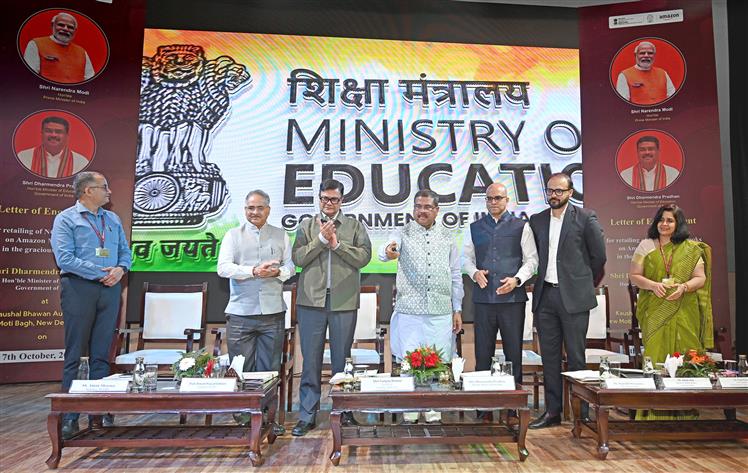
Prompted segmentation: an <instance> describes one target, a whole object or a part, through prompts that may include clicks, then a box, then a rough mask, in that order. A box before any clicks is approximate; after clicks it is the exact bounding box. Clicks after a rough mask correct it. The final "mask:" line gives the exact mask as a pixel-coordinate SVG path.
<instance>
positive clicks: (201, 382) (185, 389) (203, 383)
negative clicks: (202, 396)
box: [179, 378, 236, 393]
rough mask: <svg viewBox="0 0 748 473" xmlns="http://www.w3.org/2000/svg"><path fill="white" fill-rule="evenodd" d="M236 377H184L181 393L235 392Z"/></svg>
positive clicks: (180, 386) (180, 387) (180, 388)
mask: <svg viewBox="0 0 748 473" xmlns="http://www.w3.org/2000/svg"><path fill="white" fill-rule="evenodd" d="M234 391H236V378H182V384H180V385H179V392H180V393H233V392H234Z"/></svg>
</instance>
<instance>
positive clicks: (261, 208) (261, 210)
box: [244, 205, 267, 212]
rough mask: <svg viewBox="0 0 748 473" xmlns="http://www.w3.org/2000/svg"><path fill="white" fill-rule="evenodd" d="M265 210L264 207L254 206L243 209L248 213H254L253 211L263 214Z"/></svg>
mask: <svg viewBox="0 0 748 473" xmlns="http://www.w3.org/2000/svg"><path fill="white" fill-rule="evenodd" d="M266 208H267V207H265V206H264V205H258V206H256V207H255V206H254V205H248V206H246V207H244V210H248V211H250V212H254V211H255V210H256V211H258V212H264V211H265V209H266Z"/></svg>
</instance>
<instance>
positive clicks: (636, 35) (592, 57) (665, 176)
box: [580, 0, 731, 354]
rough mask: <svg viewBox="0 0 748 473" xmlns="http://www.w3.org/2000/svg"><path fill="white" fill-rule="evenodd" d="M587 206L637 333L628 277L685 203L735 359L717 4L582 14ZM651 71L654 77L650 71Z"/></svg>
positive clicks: (631, 6)
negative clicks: (659, 219)
mask: <svg viewBox="0 0 748 473" xmlns="http://www.w3.org/2000/svg"><path fill="white" fill-rule="evenodd" d="M580 11H581V15H580V32H581V39H580V48H581V51H582V54H581V73H582V82H583V83H584V84H586V85H585V88H584V93H583V94H582V116H583V120H582V124H583V126H584V130H585V136H584V146H583V149H584V155H585V163H584V170H585V175H586V177H587V179H586V181H585V182H586V187H585V199H586V201H587V203H588V204H589V205H590V207H592V208H594V209H595V210H596V211H597V213H598V215H599V217H600V221H601V223H602V224H603V226H604V229H605V236H606V243H607V251H608V264H607V266H606V270H607V276H606V280H607V284H608V285H610V286H611V291H610V295H611V307H610V311H611V320H612V322H613V323H614V325H617V326H618V327H620V328H628V326H629V324H630V320H631V308H630V303H629V298H628V295H627V290H626V286H627V284H628V270H629V264H630V262H631V257H632V255H633V253H634V249H635V248H636V247H637V244H638V243H639V241H640V240H642V239H644V238H646V235H647V228H648V227H649V225H650V224H651V222H652V219H653V218H654V216H655V212H656V210H657V208H659V207H660V206H662V205H663V204H666V203H677V204H678V205H679V206H680V207H681V208H683V209H684V211H685V214H686V217H687V218H688V225H689V230H690V231H691V233H692V236H693V237H694V238H695V239H697V240H701V241H704V242H706V243H708V244H709V245H711V247H712V249H713V258H712V260H713V265H712V268H711V269H712V275H713V284H712V296H713V300H712V303H713V309H714V327H715V328H716V329H718V330H721V331H722V334H721V336H720V337H719V342H718V346H717V348H718V350H719V351H721V352H722V353H725V354H728V353H730V352H731V348H730V340H731V337H730V332H729V330H730V321H729V320H730V319H729V317H730V315H729V314H730V311H729V301H728V291H727V265H726V252H725V222H724V208H723V207H724V206H723V201H724V200H723V199H724V194H723V188H722V168H721V153H720V142H719V121H718V113H717V91H716V73H715V64H714V38H713V32H712V14H711V6H710V2H692V1H685V0H657V1H648V2H634V3H628V4H621V5H610V6H601V7H591V8H583V9H581V10H580ZM645 70H646V71H649V72H648V73H644V72H643V71H645Z"/></svg>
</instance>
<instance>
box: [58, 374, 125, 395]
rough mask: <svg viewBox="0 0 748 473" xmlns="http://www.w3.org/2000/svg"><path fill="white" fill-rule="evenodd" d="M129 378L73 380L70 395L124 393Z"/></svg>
mask: <svg viewBox="0 0 748 473" xmlns="http://www.w3.org/2000/svg"><path fill="white" fill-rule="evenodd" d="M129 385H130V378H127V379H74V380H73V384H71V385H70V391H68V392H70V393H72V394H81V393H126V392H127V391H128V390H129Z"/></svg>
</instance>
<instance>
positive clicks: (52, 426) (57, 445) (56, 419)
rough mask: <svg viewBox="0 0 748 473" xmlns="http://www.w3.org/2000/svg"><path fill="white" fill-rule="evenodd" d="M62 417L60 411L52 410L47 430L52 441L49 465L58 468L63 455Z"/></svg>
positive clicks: (48, 418) (48, 417) (48, 459)
mask: <svg viewBox="0 0 748 473" xmlns="http://www.w3.org/2000/svg"><path fill="white" fill-rule="evenodd" d="M61 430H62V419H61V418H60V413H59V412H54V411H53V412H50V413H49V415H48V416H47V432H49V439H50V440H51V441H52V453H51V454H50V455H49V458H47V466H48V467H50V468H57V465H59V464H60V457H62V432H61Z"/></svg>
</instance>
